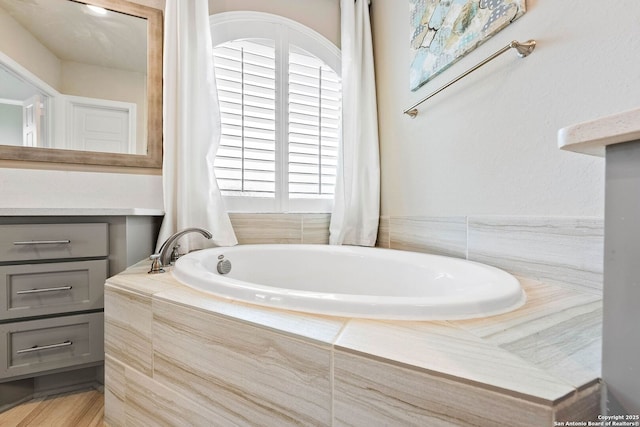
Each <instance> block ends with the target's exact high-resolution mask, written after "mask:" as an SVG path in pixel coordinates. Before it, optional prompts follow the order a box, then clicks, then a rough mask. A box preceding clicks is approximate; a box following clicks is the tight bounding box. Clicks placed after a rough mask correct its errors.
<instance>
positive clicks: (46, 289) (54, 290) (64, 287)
mask: <svg viewBox="0 0 640 427" xmlns="http://www.w3.org/2000/svg"><path fill="white" fill-rule="evenodd" d="M71 289H73V287H72V286H60V287H57V288H42V289H27V290H26V291H17V292H16V294H17V295H24V294H39V293H41V292H56V291H70V290H71Z"/></svg>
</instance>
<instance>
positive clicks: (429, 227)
mask: <svg viewBox="0 0 640 427" xmlns="http://www.w3.org/2000/svg"><path fill="white" fill-rule="evenodd" d="M389 239H390V240H389V247H391V249H401V250H406V251H414V252H426V253H431V254H436V255H447V256H454V257H458V258H465V257H466V256H467V220H466V218H465V217H391V218H390V219H389Z"/></svg>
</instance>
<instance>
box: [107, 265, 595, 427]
mask: <svg viewBox="0 0 640 427" xmlns="http://www.w3.org/2000/svg"><path fill="white" fill-rule="evenodd" d="M148 268H149V266H148V261H144V262H141V263H140V264H138V265H137V266H134V267H132V268H130V269H129V270H127V271H125V272H123V273H121V274H119V275H117V276H114V277H112V278H110V279H109V280H108V281H107V284H106V288H105V292H106V299H105V323H106V324H105V334H106V336H107V345H106V347H105V348H106V350H105V351H106V372H105V376H106V385H105V386H106V389H105V421H106V422H107V424H108V425H110V426H112V427H115V426H120V425H139V424H148V423H149V422H153V423H156V424H163V423H166V424H169V425H176V424H180V423H187V424H193V425H203V424H205V425H206V422H208V423H209V424H211V423H212V422H213V424H215V425H222V426H225V425H256V424H263V425H333V426H359V425H366V426H371V425H416V426H421V425H448V426H549V425H553V421H554V420H560V417H562V420H575V421H581V420H587V419H591V418H594V417H596V416H597V414H598V413H599V395H600V386H599V381H598V378H599V376H600V372H599V368H598V366H599V352H593V351H592V350H593V349H594V347H597V346H598V345H599V339H600V337H599V333H600V328H599V325H598V324H597V319H599V316H598V310H599V304H600V301H599V299H598V298H596V297H594V295H593V294H591V293H589V292H580V291H576V290H569V289H564V288H562V287H559V286H557V285H553V284H546V283H541V282H533V281H529V280H523V283H524V286H525V288H526V290H527V292H528V293H529V294H530V298H529V301H528V303H527V304H526V305H525V306H524V307H523V308H521V309H519V310H517V311H514V312H512V313H507V314H503V315H500V316H494V317H490V318H486V319H478V320H467V321H456V322H391V321H371V320H363V319H346V318H339V317H329V316H318V315H309V314H303V313H296V312H293V311H285V310H274V309H269V308H263V307H258V306H253V305H250V304H244V303H239V302H231V301H229V300H224V299H219V298H215V297H212V296H210V295H207V294H203V293H200V292H198V291H195V290H192V289H190V288H187V287H186V286H183V285H181V284H180V283H178V282H177V281H175V280H174V279H173V277H172V276H171V275H170V274H160V275H153V276H151V275H148V274H147V270H148ZM585 319H596V320H592V321H589V322H586V323H588V324H587V325H585ZM559 330H562V331H563V334H562V335H561V336H560V337H559V336H557V332H558V331H559ZM573 331H576V333H575V334H574V333H573ZM554 366H558V369H554ZM566 367H573V369H566ZM576 417H578V418H576ZM212 420H215V421H212ZM205 421H206V422H205Z"/></svg>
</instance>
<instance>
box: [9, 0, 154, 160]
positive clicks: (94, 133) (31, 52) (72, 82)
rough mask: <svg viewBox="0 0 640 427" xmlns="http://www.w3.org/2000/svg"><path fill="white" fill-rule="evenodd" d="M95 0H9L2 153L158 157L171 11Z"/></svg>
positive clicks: (57, 156) (27, 156)
mask: <svg viewBox="0 0 640 427" xmlns="http://www.w3.org/2000/svg"><path fill="white" fill-rule="evenodd" d="M86 3H92V4H91V5H88V4H86ZM86 3H85V2H78V1H74V0H0V158H12V159H27V160H40V161H56V162H59V161H62V162H70V163H89V164H109V165H122V166H140V167H159V166H160V161H161V159H160V157H161V143H162V141H161V127H160V129H158V128H157V126H158V125H159V126H161V114H162V111H161V108H162V104H161V102H162V101H161V100H162V88H161V84H162V80H161V67H162V62H161V61H162V59H161V46H162V33H161V29H162V22H161V21H162V15H161V13H162V12H161V11H159V10H157V9H152V8H148V7H145V6H141V5H139V4H135V3H131V2H128V1H126V0H89V1H88V2H86ZM89 6H91V7H89ZM96 6H102V7H104V8H102V7H96ZM4 146H6V147H4ZM18 147H20V148H18ZM58 149H64V150H69V151H63V153H65V152H66V153H67V155H64V154H62V155H61V154H60V153H56V151H58ZM20 150H23V151H20ZM87 152H89V153H87ZM91 153H93V154H91ZM105 153H110V155H109V156H106V155H105ZM131 155H133V156H131ZM34 156H35V157H34Z"/></svg>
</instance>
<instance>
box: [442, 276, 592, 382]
mask: <svg viewBox="0 0 640 427" xmlns="http://www.w3.org/2000/svg"><path fill="white" fill-rule="evenodd" d="M519 280H520V282H521V284H522V285H523V288H524V290H525V292H526V294H527V303H526V304H525V305H524V306H523V307H522V308H520V309H518V310H516V311H512V312H510V313H505V314H502V315H499V316H491V317H486V318H483V319H472V320H461V321H454V322H450V323H451V324H453V325H456V326H458V327H460V328H463V329H465V330H467V331H469V332H471V333H472V334H474V335H476V336H478V337H480V338H483V339H485V340H487V341H489V342H492V343H494V344H496V345H498V346H500V347H501V348H503V349H505V350H507V351H509V352H511V353H513V354H515V355H518V356H520V357H521V358H523V359H524V360H527V361H528V362H531V363H532V364H534V365H536V366H537V367H539V368H541V369H543V370H545V371H547V372H549V373H550V374H552V375H554V376H555V377H557V378H559V379H562V380H564V381H566V382H567V383H569V384H571V385H572V386H574V387H576V388H580V387H582V386H584V385H586V384H589V383H592V382H593V381H594V380H595V379H597V378H599V377H600V376H601V372H600V370H601V358H602V357H601V353H602V298H601V297H600V296H598V295H594V294H592V293H589V292H578V291H574V290H568V289H565V288H563V287H562V286H558V285H550V284H545V283H541V282H536V281H531V280H527V279H525V278H520V279H519Z"/></svg>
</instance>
